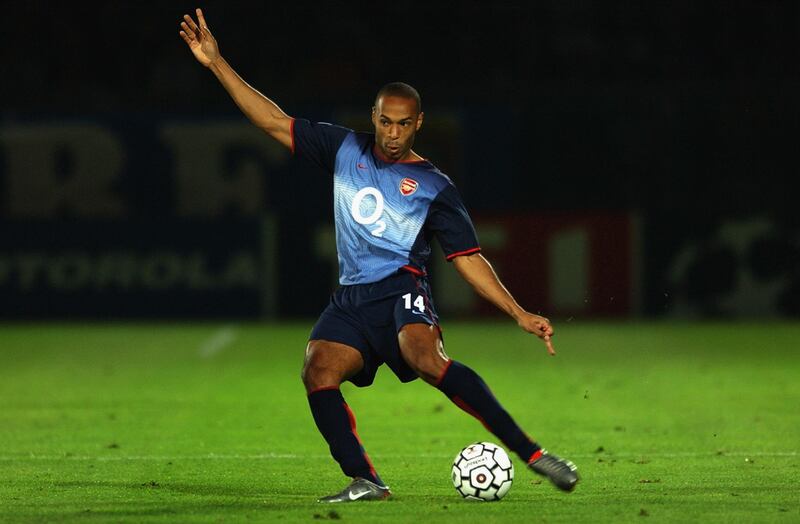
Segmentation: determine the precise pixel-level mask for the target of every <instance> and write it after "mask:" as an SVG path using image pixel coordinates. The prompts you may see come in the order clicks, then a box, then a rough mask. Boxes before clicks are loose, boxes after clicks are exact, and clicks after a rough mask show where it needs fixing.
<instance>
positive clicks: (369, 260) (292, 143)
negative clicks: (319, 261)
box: [180, 9, 578, 502]
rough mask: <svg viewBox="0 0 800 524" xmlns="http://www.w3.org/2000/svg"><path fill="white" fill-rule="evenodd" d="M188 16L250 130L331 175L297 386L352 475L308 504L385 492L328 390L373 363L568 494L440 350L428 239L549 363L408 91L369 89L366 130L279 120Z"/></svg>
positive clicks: (190, 29) (540, 332) (541, 453)
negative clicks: (320, 267) (322, 301)
mask: <svg viewBox="0 0 800 524" xmlns="http://www.w3.org/2000/svg"><path fill="white" fill-rule="evenodd" d="M196 14H197V23H195V21H194V20H193V19H192V17H190V16H189V15H184V21H183V22H181V24H180V25H181V29H182V30H181V31H180V36H181V37H182V38H183V39H184V41H185V42H186V43H187V44H188V46H189V48H190V49H191V51H192V53H193V54H194V56H195V58H197V60H198V61H199V62H200V63H201V64H203V65H204V66H206V67H207V68H209V69H210V70H211V71H212V72H213V73H214V75H215V76H216V77H217V79H218V80H219V81H220V82H221V83H222V85H223V87H224V88H225V89H226V91H227V92H228V93H229V94H230V96H231V97H232V98H233V100H234V102H236V105H238V106H239V108H240V109H241V110H242V112H244V114H245V115H246V116H247V117H248V118H249V119H250V120H251V121H252V122H253V123H254V124H255V125H256V126H258V127H259V128H261V129H263V130H264V131H265V132H266V133H267V134H268V135H270V136H271V137H272V138H273V139H275V140H277V141H278V142H280V143H281V144H283V145H284V146H286V147H287V148H289V149H291V151H292V153H293V154H295V155H301V156H304V157H306V158H308V159H309V160H311V161H312V162H314V163H316V164H317V165H319V166H320V167H322V168H324V169H325V170H327V171H329V172H330V173H331V174H332V175H333V180H334V184H333V187H334V189H333V192H334V213H335V222H336V247H337V251H338V257H339V282H340V284H341V285H340V287H339V288H338V289H337V290H336V292H335V293H334V295H333V297H332V298H331V302H330V304H329V305H328V307H327V308H326V309H325V310H324V311H323V312H322V315H321V316H320V317H319V320H318V321H317V323H316V325H315V326H314V328H313V330H312V331H311V336H310V337H309V342H308V346H307V348H306V353H305V362H304V365H303V371H302V379H303V383H304V384H305V387H306V391H307V392H308V403H309V406H310V407H311V413H312V415H313V417H314V421H315V422H316V425H317V427H318V428H319V431H320V432H321V433H322V436H323V437H324V438H325V440H326V441H327V443H328V445H329V447H330V451H331V454H332V455H333V458H334V459H335V460H336V461H337V462H338V463H339V465H340V467H341V469H342V471H343V472H344V473H345V475H347V476H348V477H352V479H353V480H352V482H351V483H350V484H349V485H348V486H347V487H345V488H344V490H342V491H341V492H340V493H337V494H334V495H331V496H328V497H323V498H321V499H320V502H350V501H355V500H380V499H385V498H387V497H388V496H389V495H390V491H389V488H388V487H387V486H386V485H385V484H384V482H383V480H382V479H381V477H380V476H379V475H378V472H377V471H376V470H375V467H374V466H373V464H372V461H371V460H370V459H369V457H368V456H367V454H366V452H365V451H364V447H363V446H362V444H361V441H360V439H359V437H358V434H357V433H356V425H355V418H354V416H353V412H352V411H351V410H350V408H349V407H348V405H347V403H346V402H345V400H344V397H343V396H342V393H341V391H340V389H339V387H340V385H341V384H342V382H344V381H345V380H349V381H350V382H352V383H353V384H355V385H356V386H359V387H363V386H368V385H370V384H371V383H372V381H373V379H374V377H375V373H376V372H377V369H378V367H379V366H380V365H381V364H383V363H385V364H387V365H388V366H389V368H390V369H391V370H392V371H393V372H394V373H395V375H397V377H398V378H399V379H400V380H401V381H403V382H408V381H411V380H414V379H415V378H417V377H420V378H422V379H423V380H424V381H425V382H427V383H428V384H430V385H432V386H433V387H436V388H438V389H439V390H440V391H442V393H444V394H445V395H446V396H447V397H449V398H450V400H452V401H453V402H454V403H455V404H456V405H457V406H458V407H459V408H461V409H463V410H464V411H466V412H467V413H469V414H471V415H473V416H474V417H475V418H477V419H478V420H479V421H480V422H482V423H483V425H484V426H485V427H486V428H487V429H488V430H489V431H491V432H492V433H494V435H496V436H497V437H498V438H499V439H500V440H501V441H502V442H503V444H504V445H505V446H506V447H507V448H508V449H510V450H512V451H514V452H515V453H517V455H519V457H520V458H521V459H522V460H523V461H525V463H526V464H528V465H529V467H530V468H531V469H532V470H533V471H534V472H536V473H538V474H540V475H543V476H545V477H547V478H549V479H550V480H551V481H552V482H553V483H554V484H555V485H556V486H557V487H558V488H560V489H562V490H565V491H571V490H572V489H573V488H574V487H575V484H576V483H577V482H578V474H577V472H576V468H575V466H574V465H573V464H572V463H571V462H569V461H567V460H564V459H560V458H558V457H556V456H555V455H552V454H549V453H547V451H545V450H544V449H542V448H541V447H540V446H539V445H538V444H537V443H536V442H533V441H532V440H531V439H530V438H529V437H528V436H527V435H526V434H525V433H524V432H523V431H522V430H521V429H520V428H519V426H518V425H517V424H516V423H515V422H514V420H513V419H512V418H511V416H510V415H509V414H508V413H507V412H506V411H505V410H504V409H503V407H502V406H501V405H500V403H499V402H498V401H497V399H495V397H494V395H492V393H491V391H489V388H488V387H487V385H486V384H485V383H484V382H483V380H482V379H481V378H480V377H479V376H478V374H477V373H475V372H474V371H473V370H472V369H470V368H469V367H467V366H465V365H463V364H460V363H458V362H456V361H454V360H452V359H450V358H448V357H447V355H446V354H445V352H444V348H443V344H442V337H441V331H440V328H439V319H438V316H437V314H436V310H435V309H434V305H433V299H432V297H431V290H430V286H429V283H428V279H427V277H426V272H425V266H426V263H427V260H428V257H429V255H430V240H431V239H432V238H433V237H436V239H437V240H438V241H439V243H440V244H441V246H442V248H443V250H444V252H445V254H446V256H447V260H449V261H452V262H453V265H454V266H455V267H456V270H458V272H459V273H460V274H461V276H462V277H463V278H464V279H466V281H467V282H469V283H470V284H471V285H472V286H473V287H474V289H475V291H476V292H477V293H478V294H480V295H481V296H482V297H484V298H486V299H487V300H489V301H490V302H492V303H493V304H494V305H496V306H497V307H498V308H500V309H501V310H502V311H505V312H506V313H508V314H509V315H510V316H511V317H512V318H513V319H514V320H516V322H517V324H518V325H519V327H521V328H522V329H523V330H525V331H527V332H528V333H532V334H535V335H537V336H538V337H540V338H541V339H543V340H544V343H545V345H546V348H547V350H548V352H549V353H550V354H551V355H552V354H555V351H554V349H553V344H552V340H551V338H552V336H553V328H552V326H551V325H550V322H549V321H548V320H547V319H546V318H544V317H541V316H539V315H534V314H532V313H529V312H527V311H525V310H524V309H523V308H522V307H520V305H519V304H517V302H516V301H515V300H514V298H513V297H512V296H511V294H509V292H508V291H507V290H506V288H505V287H504V286H503V285H502V284H501V283H500V281H499V280H498V278H497V276H496V274H495V273H494V271H493V269H492V267H491V266H490V265H489V263H488V262H487V261H486V259H485V258H484V257H483V256H482V255H481V254H480V247H479V245H478V239H477V236H476V234H475V230H474V228H473V225H472V222H471V220H470V218H469V215H468V214H467V211H466V209H465V208H464V204H463V203H462V201H461V198H460V196H459V194H458V191H457V190H456V188H455V186H454V185H453V183H452V182H451V181H450V179H449V178H447V177H446V176H445V175H444V174H442V173H441V172H440V171H439V170H438V169H437V168H436V167H435V166H434V165H433V164H431V163H430V162H429V161H427V160H426V159H424V158H422V157H421V156H419V155H418V154H417V153H415V152H414V151H413V150H412V146H413V145H414V138H415V134H416V132H417V131H418V130H419V129H420V127H421V126H422V122H423V113H422V107H421V101H420V97H419V94H418V93H417V91H416V90H415V89H414V88H413V87H411V86H409V85H407V84H404V83H400V82H395V83H391V84H387V85H386V86H384V87H383V88H381V89H380V91H378V94H377V96H376V97H375V105H374V107H373V108H372V123H373V124H374V126H375V133H374V134H366V133H355V132H353V131H351V130H349V129H346V128H343V127H339V126H335V125H331V124H323V123H313V122H310V121H308V120H302V119H296V118H291V117H289V116H288V115H286V113H284V112H283V111H282V110H281V109H280V108H279V107H278V106H277V105H276V104H275V103H274V102H273V101H272V100H270V99H269V98H267V97H265V96H264V95H262V94H261V93H259V92H258V91H256V90H255V89H254V88H252V87H251V86H250V85H248V84H247V83H246V82H245V81H244V80H242V79H241V78H240V77H239V76H238V75H237V74H236V72H235V71H234V70H233V69H232V68H231V66H230V65H229V64H228V63H227V62H226V61H225V59H224V58H223V57H222V56H221V55H220V52H219V48H218V46H217V42H216V40H215V39H214V37H213V36H212V34H211V32H210V31H209V29H208V25H207V24H206V21H205V18H204V16H203V13H202V11H201V10H200V9H197V12H196Z"/></svg>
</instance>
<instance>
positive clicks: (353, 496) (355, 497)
mask: <svg viewBox="0 0 800 524" xmlns="http://www.w3.org/2000/svg"><path fill="white" fill-rule="evenodd" d="M367 493H369V490H367V491H362V492H361V493H352V492H351V493H348V494H347V496H348V497H350V500H358V499H360V498H361V497H363V496H364V495H366V494H367Z"/></svg>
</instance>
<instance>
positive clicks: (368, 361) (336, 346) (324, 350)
mask: <svg viewBox="0 0 800 524" xmlns="http://www.w3.org/2000/svg"><path fill="white" fill-rule="evenodd" d="M318 342H328V344H317V343H318ZM317 347H318V348H317ZM341 347H345V348H348V349H351V350H355V351H357V352H358V353H359V355H360V357H361V367H360V369H358V370H357V371H356V372H354V373H352V374H351V375H349V376H347V377H344V379H345V380H349V381H350V382H352V383H353V384H355V385H356V386H359V387H364V386H369V385H370V384H372V382H373V381H374V380H375V373H377V371H378V367H380V365H381V363H382V361H381V360H380V358H379V357H378V356H377V355H375V353H374V352H373V351H372V348H371V347H370V344H369V341H368V340H367V338H366V336H365V335H364V333H363V329H362V326H360V325H359V323H358V321H357V320H356V319H354V318H353V317H352V315H349V314H348V312H347V311H344V310H343V309H342V308H341V307H340V306H338V305H337V304H336V303H335V302H333V301H332V302H331V303H330V304H329V305H328V307H327V308H325V311H323V312H322V314H321V315H320V317H319V319H318V320H317V323H316V324H315V325H314V328H313V329H312V330H311V335H310V336H309V345H308V348H309V349H313V353H315V354H317V353H319V356H316V355H315V357H314V358H320V359H325V360H324V361H326V362H327V361H329V360H330V361H331V363H332V364H334V363H335V360H336V359H337V358H340V357H339V355H338V353H339V350H341ZM308 353H309V350H307V352H306V360H308V358H309V355H308ZM342 355H344V357H343V358H348V357H347V352H344V353H342ZM351 371H352V370H351Z"/></svg>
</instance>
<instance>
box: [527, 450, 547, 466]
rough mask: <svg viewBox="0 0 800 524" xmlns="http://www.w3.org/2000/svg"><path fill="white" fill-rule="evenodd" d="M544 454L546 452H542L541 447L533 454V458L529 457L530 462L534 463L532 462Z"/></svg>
mask: <svg viewBox="0 0 800 524" xmlns="http://www.w3.org/2000/svg"><path fill="white" fill-rule="evenodd" d="M543 454H544V453H542V450H541V449H540V450H537V451H536V452H535V453H534V454H533V455H531V458H529V459H528V464H532V463H533V462H534V461H535V460H537V459H538V458H539V457H541V456H542V455H543Z"/></svg>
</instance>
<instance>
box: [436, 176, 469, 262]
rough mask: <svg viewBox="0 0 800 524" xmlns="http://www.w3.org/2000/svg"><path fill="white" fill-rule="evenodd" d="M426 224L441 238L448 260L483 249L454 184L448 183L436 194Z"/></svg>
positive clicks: (440, 242) (438, 238)
mask: <svg viewBox="0 0 800 524" xmlns="http://www.w3.org/2000/svg"><path fill="white" fill-rule="evenodd" d="M426 225H427V227H428V229H429V230H431V231H433V234H434V236H436V238H437V240H439V244H440V245H441V246H442V250H443V251H444V254H445V256H446V257H447V260H448V261H450V260H453V259H454V258H456V257H458V256H461V255H471V254H473V253H477V252H478V251H480V250H481V248H480V245H479V244H478V235H477V234H476V233H475V227H474V226H473V225H472V220H471V219H470V218H469V214H468V213H467V209H466V208H465V207H464V203H463V202H462V201H461V196H460V195H459V194H458V190H457V189H456V188H455V186H453V185H448V186H447V187H445V188H444V189H443V190H442V191H440V192H439V194H438V195H436V198H435V199H434V200H433V202H432V203H431V207H430V211H429V212H428V218H427V224H426Z"/></svg>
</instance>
